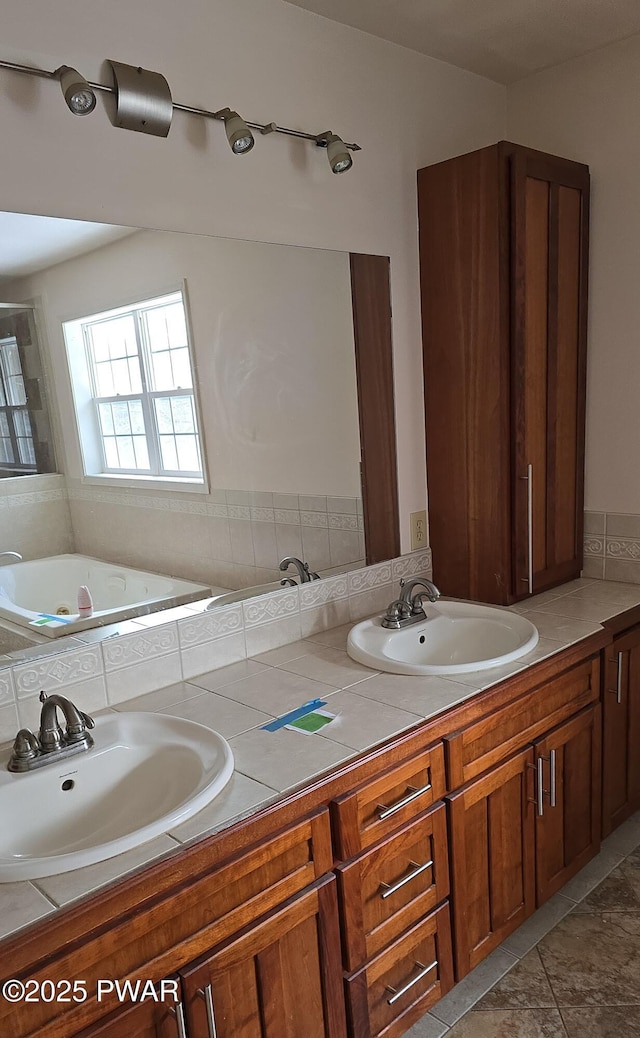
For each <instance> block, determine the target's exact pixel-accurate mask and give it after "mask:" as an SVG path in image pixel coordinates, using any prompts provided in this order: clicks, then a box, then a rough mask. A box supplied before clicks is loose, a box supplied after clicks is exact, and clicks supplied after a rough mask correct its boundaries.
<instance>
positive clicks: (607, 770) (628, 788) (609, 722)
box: [602, 626, 640, 836]
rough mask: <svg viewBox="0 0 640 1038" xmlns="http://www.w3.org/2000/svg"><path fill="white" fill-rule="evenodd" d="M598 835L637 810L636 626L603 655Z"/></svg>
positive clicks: (639, 654) (639, 694)
mask: <svg viewBox="0 0 640 1038" xmlns="http://www.w3.org/2000/svg"><path fill="white" fill-rule="evenodd" d="M603 657H604V666H603V682H602V714H603V725H602V835H603V836H608V834H609V833H610V832H612V831H613V830H614V829H615V828H616V827H617V826H619V825H620V824H621V823H622V822H624V821H625V819H626V818H628V817H629V816H630V815H631V814H633V812H634V811H637V810H638V808H640V749H639V747H640V626H635V627H633V628H631V630H628V631H623V632H622V633H621V634H619V635H618V636H617V637H616V638H615V639H614V641H613V643H612V645H611V646H609V647H608V648H606V649H605V650H604V652H603Z"/></svg>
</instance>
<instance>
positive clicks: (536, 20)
mask: <svg viewBox="0 0 640 1038" xmlns="http://www.w3.org/2000/svg"><path fill="white" fill-rule="evenodd" d="M287 2H288V3H292V4H294V6H296V7H303V8H305V10H307V11H314V12H315V13H316V14H321V15H324V16H325V17H326V18H331V19H332V20H333V21H336V22H342V23H343V24H344V25H351V26H353V28H355V29H362V30H363V31H364V32H368V33H371V34H372V35H373V36H379V37H381V38H382V39H384V40H391V41H392V42H393V43H399V44H401V45H402V46H403V47H409V48H410V49H411V50H415V51H419V52H420V53H421V54H426V55H428V56H429V57H432V58H440V59H441V60H442V61H448V62H450V63H451V64H452V65H458V66H459V67H460V68H465V69H469V71H471V72H477V73H479V75H481V76H487V77H488V78H489V79H494V80H496V81H497V82H499V83H513V82H515V81H516V80H518V79H522V78H524V77H525V76H528V75H530V74H531V73H533V72H536V71H538V70H540V69H543V68H549V67H551V66H552V65H559V64H561V63H562V62H563V61H568V60H569V59H570V58H575V57H578V56H579V55H581V54H587V53H588V52H589V51H592V50H596V49H597V48H598V47H602V46H604V45H605V44H607V43H613V42H615V41H616V40H621V39H625V38H626V37H628V36H633V35H634V34H635V33H640V3H639V2H638V0H287Z"/></svg>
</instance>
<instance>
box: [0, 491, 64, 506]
mask: <svg viewBox="0 0 640 1038" xmlns="http://www.w3.org/2000/svg"><path fill="white" fill-rule="evenodd" d="M2 500H4V501H6V505H7V507H8V508H24V507H25V506H26V505H44V504H48V503H49V502H50V501H66V500H67V491H66V490H33V491H31V492H29V493H28V494H11V495H8V496H7V497H6V498H3V499H2Z"/></svg>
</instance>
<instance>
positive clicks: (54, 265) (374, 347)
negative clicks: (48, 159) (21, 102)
mask: <svg viewBox="0 0 640 1038" xmlns="http://www.w3.org/2000/svg"><path fill="white" fill-rule="evenodd" d="M0 234H1V235H2V240H3V242H4V244H5V248H4V249H3V250H2V257H1V261H0V262H1V265H0V423H1V427H0V476H1V477H3V478H0V505H2V506H3V507H0V531H1V533H2V543H1V544H0V549H3V550H10V551H15V552H18V553H20V554H21V555H22V556H23V557H24V559H25V560H33V559H42V558H50V557H53V556H58V555H61V554H67V553H76V554H81V555H84V556H90V557H94V558H98V559H102V560H104V561H106V562H113V563H117V565H118V566H127V567H130V568H132V569H137V570H144V571H150V572H153V573H160V574H165V575H169V576H171V577H174V578H180V579H182V580H186V581H191V582H196V583H197V584H199V585H203V586H206V587H211V588H213V589H214V592H215V593H216V594H218V593H224V592H225V591H228V590H229V589H232V590H236V589H245V588H252V589H253V588H256V587H257V588H258V589H267V588H269V587H277V586H279V583H280V580H281V579H282V577H283V573H282V572H281V571H280V569H279V562H280V561H281V560H282V559H284V558H286V557H288V556H293V557H296V558H298V559H301V560H303V561H304V562H306V563H307V564H308V566H309V568H310V570H311V571H312V572H315V573H319V574H320V575H321V576H324V575H327V574H330V573H334V572H339V571H343V570H344V569H348V568H351V567H355V566H362V565H364V564H365V562H366V561H378V560H379V559H380V557H383V556H381V548H380V546H379V544H373V542H374V541H376V540H377V539H378V540H379V534H378V528H379V527H380V523H382V525H383V526H385V525H387V526H388V516H385V515H381V514H380V512H381V509H380V507H379V506H378V505H377V504H376V501H377V500H378V499H379V500H382V490H384V493H385V497H384V502H385V503H384V506H383V508H382V511H383V512H384V511H387V512H389V513H391V512H393V513H396V518H395V525H396V527H397V501H396V500H395V499H394V492H393V487H391V492H388V490H387V489H386V488H384V487H382V489H381V488H380V485H381V484H384V483H385V480H387V479H388V478H389V477H388V470H389V469H390V468H393V465H391V464H390V463H388V462H387V463H386V464H383V467H384V475H383V476H382V477H381V478H380V479H376V480H375V481H374V480H371V481H370V482H371V483H374V482H375V486H376V490H375V491H374V492H373V493H372V492H370V493H369V495H368V496H367V493H366V490H365V495H364V503H363V493H362V484H361V473H362V462H363V447H364V445H365V443H366V442H367V441H368V440H370V442H371V443H372V444H373V450H372V451H370V454H371V455H372V456H373V455H375V457H376V464H378V462H383V463H384V457H383V455H384V448H383V447H381V446H379V443H378V441H379V442H381V437H382V440H384V441H385V442H386V444H387V448H388V446H389V444H391V446H393V428H392V422H393V420H392V413H391V412H390V409H389V394H390V393H392V390H391V388H390V385H389V383H390V371H391V368H390V329H389V311H388V303H387V308H386V310H385V301H384V300H383V301H382V306H381V307H380V314H382V315H383V316H382V318H380V314H378V313H377V305H379V303H380V300H379V299H378V300H377V301H376V299H375V296H376V286H375V283H374V282H375V280H376V277H378V275H377V274H376V273H375V272H374V276H373V281H372V277H371V269H373V268H370V267H369V265H368V264H367V260H368V259H371V258H368V257H352V256H351V257H350V256H349V254H345V253H338V252H331V251H327V250H317V249H310V248H298V247H295V246H282V245H271V244H265V243H256V242H249V241H236V240H230V239H221V238H215V237H211V236H208V235H196V234H181V233H176V232H166V231H154V230H145V229H132V228H127V227H114V226H111V225H100V224H89V223H84V222H80V221H69V220H59V219H53V218H48V217H41V216H26V215H21V214H9V213H5V214H0ZM373 259H380V258H379V257H378V258H373ZM358 260H359V261H360V263H359V265H358V264H356V265H355V266H354V261H358ZM375 269H378V268H375ZM387 280H388V274H387ZM356 293H357V294H358V298H357V299H356ZM379 294H380V293H379V292H378V295H379ZM380 323H382V328H380V327H377V325H379V324H380ZM354 325H355V335H354ZM376 340H377V341H376ZM381 351H382V354H384V353H385V351H386V353H387V354H388V356H387V357H386V361H388V370H387V371H386V373H385V372H384V371H383V370H381V368H380V360H379V357H380V355H381ZM189 365H190V370H189ZM105 372H106V375H105ZM105 387H106V388H105ZM382 397H384V398H385V402H384V406H383V404H382V403H381V401H382ZM391 402H392V397H391ZM367 414H368V415H369V417H368V418H367ZM145 415H146V418H147V420H148V424H149V426H150V428H151V430H152V435H155V446H154V445H153V443H152V444H151V446H150V447H149V448H147V445H146V441H145V442H144V443H143V440H144V435H146V434H145V433H144V429H143V428H142V426H143V422H144V416H145ZM390 426H391V428H390ZM372 434H373V439H371V436H372ZM141 444H142V446H140V445H141ZM114 445H115V446H114ZM150 454H151V455H153V457H151V460H150ZM154 458H155V461H154ZM36 473H37V474H36ZM392 475H395V473H392ZM392 525H393V523H392ZM369 537H370V538H371V542H372V543H371V544H367V543H365V542H366V540H368V539H369ZM383 539H384V538H383ZM386 543H390V544H392V547H391V548H390V549H389V550H388V551H385V550H384V548H383V549H382V551H383V553H384V556H386V557H389V554H391V553H393V549H394V547H395V544H393V538H392V540H391V542H389V540H388V539H387V542H386ZM396 553H397V552H396ZM9 561H10V560H9ZM286 576H291V577H292V578H296V579H299V575H298V573H297V571H296V569H295V567H293V566H292V568H291V569H290V570H289V572H288V573H287V574H286ZM203 594H204V592H203ZM174 601H175V599H172V600H171V604H173V602H174ZM72 612H73V609H72Z"/></svg>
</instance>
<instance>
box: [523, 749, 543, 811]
mask: <svg viewBox="0 0 640 1038" xmlns="http://www.w3.org/2000/svg"><path fill="white" fill-rule="evenodd" d="M543 766H544V757H538V759H537V761H536V763H535V764H527V767H528V768H532V769H533V770H534V771H535V772H536V773H537V774H536V795H535V797H529V798H528V800H529V803H530V804H535V805H536V807H537V809H538V812H537V813H538V818H542V816H543V814H544V776H543V773H542V768H543Z"/></svg>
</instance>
